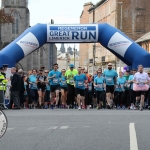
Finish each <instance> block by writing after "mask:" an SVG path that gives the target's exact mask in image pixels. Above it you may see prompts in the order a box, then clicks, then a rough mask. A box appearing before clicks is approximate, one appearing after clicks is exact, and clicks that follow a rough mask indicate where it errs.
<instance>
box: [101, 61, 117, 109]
mask: <svg viewBox="0 0 150 150" xmlns="http://www.w3.org/2000/svg"><path fill="white" fill-rule="evenodd" d="M103 74H104V77H105V80H106V100H107V104H108V105H107V108H108V109H111V108H112V106H113V99H114V85H115V84H116V78H117V76H118V75H117V72H116V71H115V70H114V69H112V64H111V63H109V64H108V69H106V70H105V71H104V73H103Z"/></svg>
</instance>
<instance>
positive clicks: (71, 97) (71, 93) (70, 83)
mask: <svg viewBox="0 0 150 150" xmlns="http://www.w3.org/2000/svg"><path fill="white" fill-rule="evenodd" d="M69 68H70V69H68V70H67V71H66V73H65V77H66V79H67V90H68V100H67V103H68V105H70V108H72V109H73V108H74V102H75V88H74V76H76V75H77V74H78V71H77V70H76V69H75V68H74V65H73V64H70V65H69Z"/></svg>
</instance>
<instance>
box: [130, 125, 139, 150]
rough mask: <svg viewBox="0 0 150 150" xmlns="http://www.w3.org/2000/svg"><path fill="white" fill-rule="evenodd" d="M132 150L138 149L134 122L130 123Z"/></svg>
mask: <svg viewBox="0 0 150 150" xmlns="http://www.w3.org/2000/svg"><path fill="white" fill-rule="evenodd" d="M129 133H130V150H138V144H137V137H136V131H135V125H134V123H130V124H129Z"/></svg>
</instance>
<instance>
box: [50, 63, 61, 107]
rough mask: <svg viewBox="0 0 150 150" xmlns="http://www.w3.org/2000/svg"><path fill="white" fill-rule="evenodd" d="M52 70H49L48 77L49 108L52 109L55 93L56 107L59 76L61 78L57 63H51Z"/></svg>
mask: <svg viewBox="0 0 150 150" xmlns="http://www.w3.org/2000/svg"><path fill="white" fill-rule="evenodd" d="M53 68H54V69H53V70H52V71H50V72H49V74H48V79H50V80H49V82H50V89H51V92H50V93H51V108H52V109H53V101H54V98H55V95H56V108H58V102H59V90H60V86H59V84H60V78H61V72H60V71H58V64H57V63H55V64H54V65H53Z"/></svg>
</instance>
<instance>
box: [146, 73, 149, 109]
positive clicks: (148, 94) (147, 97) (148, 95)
mask: <svg viewBox="0 0 150 150" xmlns="http://www.w3.org/2000/svg"><path fill="white" fill-rule="evenodd" d="M147 73H148V76H149V80H150V70H148V71H147ZM148 85H149V89H148V91H147V92H146V93H147V98H146V100H148V109H149V110H150V83H149V84H148Z"/></svg>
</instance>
